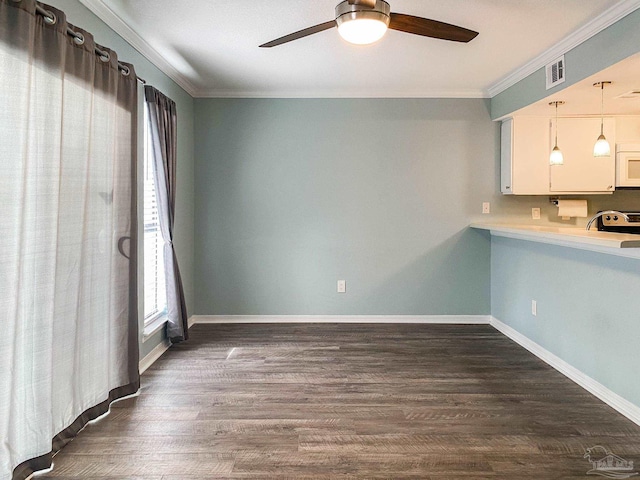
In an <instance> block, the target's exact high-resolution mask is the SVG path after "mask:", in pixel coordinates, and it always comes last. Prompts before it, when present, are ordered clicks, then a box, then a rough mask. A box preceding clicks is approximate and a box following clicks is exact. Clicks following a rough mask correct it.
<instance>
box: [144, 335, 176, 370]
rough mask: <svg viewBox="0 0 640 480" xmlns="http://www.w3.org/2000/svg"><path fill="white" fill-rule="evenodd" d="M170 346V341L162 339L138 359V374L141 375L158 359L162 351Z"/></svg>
mask: <svg viewBox="0 0 640 480" xmlns="http://www.w3.org/2000/svg"><path fill="white" fill-rule="evenodd" d="M170 346H171V342H170V341H169V340H168V339H166V338H165V339H163V340H162V342H160V343H159V344H158V345H156V346H155V347H154V348H153V350H151V351H150V352H149V353H147V355H146V356H145V357H144V358H143V359H142V360H140V363H139V364H138V369H139V370H140V375H142V374H143V373H144V372H145V371H146V370H147V369H148V368H149V367H150V366H151V365H153V364H154V363H155V361H156V360H158V359H159V358H160V357H161V356H162V354H163V353H164V352H166V351H167V350H169V347H170Z"/></svg>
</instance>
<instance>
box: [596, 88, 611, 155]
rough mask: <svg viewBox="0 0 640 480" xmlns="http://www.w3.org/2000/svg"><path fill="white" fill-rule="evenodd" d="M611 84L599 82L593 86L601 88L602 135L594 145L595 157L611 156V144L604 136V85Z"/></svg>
mask: <svg viewBox="0 0 640 480" xmlns="http://www.w3.org/2000/svg"><path fill="white" fill-rule="evenodd" d="M605 85H611V82H597V83H594V84H593V86H594V87H597V88H599V89H600V136H599V137H598V140H596V144H595V145H594V146H593V156H594V157H610V156H611V145H609V142H608V140H607V138H606V137H605V136H604V86H605Z"/></svg>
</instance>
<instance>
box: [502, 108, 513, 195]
mask: <svg viewBox="0 0 640 480" xmlns="http://www.w3.org/2000/svg"><path fill="white" fill-rule="evenodd" d="M512 161H513V119H511V118H509V119H508V120H504V121H503V122H502V125H501V126H500V191H501V192H502V193H504V194H512V193H513V191H512V190H511V162H512Z"/></svg>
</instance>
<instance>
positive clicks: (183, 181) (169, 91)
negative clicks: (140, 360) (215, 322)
mask: <svg viewBox="0 0 640 480" xmlns="http://www.w3.org/2000/svg"><path fill="white" fill-rule="evenodd" d="M47 3H48V4H49V5H52V6H54V7H56V8H59V9H60V10H63V11H64V12H65V14H66V16H67V20H68V21H69V22H71V23H72V24H74V25H77V26H78V27H81V28H84V29H85V30H87V31H89V32H91V33H92V34H93V36H94V38H95V40H96V42H97V43H99V44H101V45H104V46H105V47H109V48H111V49H113V50H115V51H116V53H117V54H118V59H120V60H122V61H125V62H130V63H132V64H133V65H134V66H135V68H136V73H137V74H138V76H139V77H142V78H144V79H145V80H146V81H147V84H149V85H153V86H154V87H156V88H157V89H158V90H160V91H161V92H163V93H164V94H165V95H167V96H168V97H170V98H172V99H173V100H174V101H175V102H176V104H177V110H178V171H177V182H178V185H177V199H176V217H175V219H176V224H175V238H174V244H175V247H176V251H177V254H178V261H179V262H180V269H181V272H182V279H183V282H184V288H185V295H186V297H187V306H188V310H189V313H191V312H192V311H193V302H194V292H193V269H194V258H193V231H194V230H193V217H194V215H193V211H194V210H193V209H194V198H193V178H194V170H193V169H194V159H193V141H194V140H193V139H194V137H193V132H194V129H193V103H194V102H193V98H191V96H189V94H187V93H186V92H185V91H184V90H183V89H182V88H181V87H180V86H178V85H177V84H176V83H175V82H174V81H173V80H171V79H170V78H169V77H167V76H166V75H165V74H164V73H162V72H161V71H160V70H159V69H158V68H157V67H155V66H154V65H153V64H152V63H151V62H149V61H148V60H147V59H146V58H145V57H143V56H142V55H141V54H140V53H139V52H138V51H137V50H135V49H134V48H133V47H131V45H129V44H128V43H127V42H126V41H125V40H123V39H122V37H120V36H119V35H118V34H117V33H115V32H114V31H113V30H111V28H109V27H108V26H107V25H106V24H105V23H104V22H103V21H102V20H100V19H99V18H98V17H96V16H95V15H94V14H93V13H92V12H91V11H89V10H88V9H87V8H86V7H85V6H84V5H82V4H81V3H80V2H79V1H78V0H47ZM162 339H163V332H162V331H160V332H158V333H157V334H156V335H154V336H153V337H151V338H149V339H147V340H146V341H145V342H144V343H142V344H141V346H140V355H141V357H144V356H145V355H146V354H147V353H148V352H149V351H151V349H153V348H154V347H155V346H156V345H158V343H160V342H161V341H162Z"/></svg>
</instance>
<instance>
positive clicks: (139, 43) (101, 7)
mask: <svg viewBox="0 0 640 480" xmlns="http://www.w3.org/2000/svg"><path fill="white" fill-rule="evenodd" d="M80 3H82V4H83V5H84V6H85V7H87V8H88V9H89V10H91V12H93V13H94V14H95V15H96V16H97V17H98V18H99V19H100V20H102V21H103V22H104V23H106V24H107V25H108V26H109V27H110V28H111V29H113V30H114V31H115V32H116V33H117V34H118V35H120V36H121V37H122V38H123V39H124V40H125V41H126V42H128V43H129V44H130V45H131V46H132V47H133V48H135V49H136V50H137V51H138V52H140V54H142V55H143V56H144V57H145V58H146V59H147V60H149V61H150V62H151V63H153V64H154V65H155V66H156V67H158V68H159V69H160V71H162V72H163V73H164V74H166V75H167V76H168V77H169V78H171V79H172V80H173V81H174V82H176V83H177V84H178V85H179V86H180V87H182V89H184V90H185V91H186V92H187V93H188V94H189V95H191V96H192V97H193V96H194V94H195V92H196V88H195V87H194V85H193V84H192V83H191V82H190V81H189V79H188V78H187V77H186V76H184V75H183V74H182V73H180V72H179V71H178V70H177V69H176V68H175V67H174V66H173V65H171V64H170V63H169V62H167V61H166V60H165V59H164V57H163V56H162V55H161V54H160V53H158V51H157V50H156V49H154V48H153V47H152V46H151V45H149V43H147V41H146V40H145V39H144V38H142V37H141V36H140V35H138V34H137V33H136V32H135V31H134V30H133V29H132V28H131V27H130V26H129V25H128V24H127V23H126V22H125V21H124V20H122V19H121V18H120V17H119V16H118V15H116V13H115V12H114V11H113V10H111V9H110V8H109V7H107V6H106V5H105V4H104V3H103V2H102V1H101V0H80Z"/></svg>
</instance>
